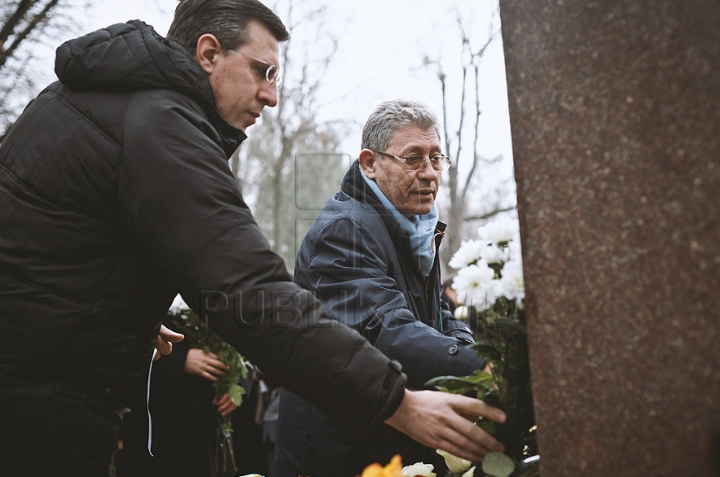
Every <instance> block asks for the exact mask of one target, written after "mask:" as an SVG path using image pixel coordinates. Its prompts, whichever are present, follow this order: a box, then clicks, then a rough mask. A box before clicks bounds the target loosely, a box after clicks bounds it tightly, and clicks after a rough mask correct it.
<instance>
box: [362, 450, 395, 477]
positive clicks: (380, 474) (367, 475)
mask: <svg viewBox="0 0 720 477" xmlns="http://www.w3.org/2000/svg"><path fill="white" fill-rule="evenodd" d="M362 477H403V475H402V458H401V457H400V456H399V455H396V456H395V457H393V458H392V459H391V460H390V463H389V464H388V465H387V466H385V467H382V466H381V465H380V464H370V465H369V466H367V467H365V470H363V473H362Z"/></svg>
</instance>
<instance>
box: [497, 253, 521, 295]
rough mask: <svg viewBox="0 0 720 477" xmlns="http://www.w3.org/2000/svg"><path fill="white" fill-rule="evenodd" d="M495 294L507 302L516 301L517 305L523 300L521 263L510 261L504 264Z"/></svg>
mask: <svg viewBox="0 0 720 477" xmlns="http://www.w3.org/2000/svg"><path fill="white" fill-rule="evenodd" d="M497 292H498V294H499V295H502V296H504V297H505V298H507V299H508V300H517V302H518V303H519V302H521V301H522V300H523V299H524V298H525V282H524V280H523V271H522V262H520V261H510V262H507V263H506V264H505V266H504V267H503V269H502V278H501V279H500V280H499V288H498V290H497Z"/></svg>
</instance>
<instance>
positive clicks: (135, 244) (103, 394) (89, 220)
mask: <svg viewBox="0 0 720 477" xmlns="http://www.w3.org/2000/svg"><path fill="white" fill-rule="evenodd" d="M56 72H57V74H58V77H59V78H60V82H59V83H54V84H52V85H51V86H49V87H48V88H47V89H46V90H45V91H43V92H42V93H41V94H40V95H39V96H38V97H37V98H36V99H35V100H34V101H33V102H31V103H30V105H29V106H28V107H27V108H26V110H25V112H24V113H23V115H22V116H21V117H20V118H19V119H18V121H17V122H16V124H15V126H14V127H13V128H12V130H11V131H10V133H9V134H8V135H7V137H6V139H5V140H4V141H3V142H2V145H1V146H0V448H2V449H3V453H4V455H5V456H10V457H11V458H9V459H6V458H5V457H4V458H3V459H0V475H36V474H37V475H41V474H42V472H46V474H42V475H50V474H52V473H53V472H50V470H52V471H54V473H59V474H60V475H74V476H83V475H99V474H98V468H100V467H102V465H103V464H104V465H107V462H108V460H109V457H110V453H111V451H112V447H113V446H114V439H115V435H116V432H117V426H118V424H119V422H118V414H117V411H118V409H121V408H122V406H123V402H124V399H125V397H126V395H127V390H128V388H129V387H130V386H131V385H133V384H134V381H135V377H137V376H139V375H141V374H142V372H143V371H145V370H146V369H147V366H148V365H149V363H150V356H151V351H152V347H153V340H154V338H155V336H156V334H157V329H158V324H159V322H160V320H161V319H162V318H163V316H164V315H165V313H166V311H167V309H168V306H169V305H170V303H171V302H172V299H173V296H174V295H175V294H176V293H177V292H180V293H181V294H182V296H183V298H184V299H185V301H186V302H187V303H188V304H189V305H190V306H191V307H192V308H193V309H194V310H196V311H197V312H198V313H200V315H201V316H203V317H206V318H207V319H208V321H209V323H210V325H211V326H212V327H214V329H215V330H216V331H217V332H218V333H219V334H220V335H221V336H222V337H223V338H224V339H226V340H227V341H228V342H230V343H231V344H233V345H234V346H235V347H237V348H238V349H239V350H240V351H241V352H242V353H243V354H245V355H246V356H247V357H248V358H249V359H250V360H252V361H253V362H254V363H255V364H257V365H259V366H260V367H261V368H262V369H263V370H264V371H265V372H267V373H268V374H270V375H272V376H273V377H275V378H277V379H278V380H280V381H282V382H283V383H284V384H285V385H286V386H287V387H288V388H290V389H293V390H294V391H296V392H297V393H298V394H300V395H302V396H304V397H305V398H306V399H308V400H309V401H311V402H314V403H316V404H318V405H320V406H322V407H324V408H325V409H326V410H328V411H329V412H330V413H331V414H333V415H335V416H336V417H338V418H341V419H343V420H345V421H346V422H348V423H349V424H350V425H352V426H353V427H354V428H356V429H360V430H362V429H366V428H368V427H370V426H372V425H373V424H374V423H377V422H381V421H382V420H383V419H385V418H387V417H389V415H390V414H392V412H393V411H394V410H395V409H396V408H397V406H398V404H399V402H400V401H401V400H402V396H403V394H404V390H403V389H404V388H403V385H404V381H405V378H404V375H403V374H402V373H401V372H400V370H399V366H398V365H397V364H396V363H393V362H391V361H390V360H389V359H388V358H386V357H385V356H383V355H382V354H381V353H379V352H378V351H377V350H375V349H374V348H373V347H372V346H370V345H369V344H368V343H367V342H366V341H365V340H363V339H362V338H361V337H360V336H358V335H357V333H355V332H354V331H352V330H349V329H347V328H337V327H336V328H332V329H328V328H326V327H322V326H320V327H318V326H313V324H316V325H317V324H319V325H322V323H323V320H326V319H327V318H326V314H325V312H324V311H323V309H322V307H321V306H320V304H319V303H318V302H317V301H316V300H315V299H314V298H313V297H312V295H311V294H310V293H308V292H305V291H303V290H301V289H300V288H299V287H297V286H296V285H294V284H293V283H292V282H291V281H290V277H289V276H288V274H287V271H286V269H285V266H284V264H283V262H282V260H281V259H280V258H279V257H278V256H277V255H275V254H274V253H273V252H272V251H271V250H270V248H269V245H268V243H267V241H266V240H265V238H264V237H263V235H262V234H261V232H260V230H259V229H258V227H257V224H256V223H255V221H254V219H253V217H252V215H251V213H250V210H249V209H248V207H247V206H246V204H245V202H244V201H243V198H242V196H241V194H240V192H239V190H238V188H237V185H236V182H235V180H234V178H233V175H232V173H231V171H230V169H229V167H228V164H227V158H228V156H229V155H230V154H231V152H232V151H233V150H234V149H235V148H236V147H237V146H238V144H239V142H240V141H242V140H243V139H244V138H245V135H244V134H243V133H242V132H241V131H239V130H237V129H235V128H233V127H231V126H230V125H228V124H227V123H225V122H224V121H223V120H222V119H221V118H220V116H219V115H218V113H217V112H216V109H215V106H214V99H213V94H212V90H211V89H210V84H209V82H208V80H207V76H206V75H205V73H204V72H203V71H202V69H201V68H200V67H199V65H198V64H197V63H196V62H195V60H194V59H193V58H192V57H191V56H190V55H188V54H187V53H186V52H185V51H184V50H183V49H182V48H181V47H180V46H179V45H177V44H174V43H172V42H169V41H167V40H165V39H163V38H162V37H160V36H159V35H157V34H156V33H155V32H154V30H153V29H152V28H151V27H149V26H147V25H145V24H144V23H142V22H139V21H133V22H129V23H128V24H118V25H113V26H111V27H109V28H107V29H103V30H99V31H97V32H94V33H92V34H90V35H87V36H85V37H82V38H79V39H76V40H73V41H70V42H68V43H66V44H64V45H62V46H61V47H60V48H59V49H58V55H57V60H56ZM38 449H40V451H38ZM22 460H27V461H28V462H27V464H28V465H25V466H23V473H22V474H17V473H12V472H9V470H8V469H7V467H8V466H10V467H12V465H13V464H17V463H18V462H20V461H22ZM3 466H5V468H2V467H3ZM6 470H7V471H6ZM10 470H12V469H10ZM8 472H9V473H8Z"/></svg>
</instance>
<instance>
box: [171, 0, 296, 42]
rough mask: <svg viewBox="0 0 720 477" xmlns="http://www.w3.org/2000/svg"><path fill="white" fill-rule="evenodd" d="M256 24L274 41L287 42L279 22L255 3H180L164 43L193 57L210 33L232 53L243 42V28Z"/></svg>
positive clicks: (221, 0)
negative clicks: (270, 35) (205, 36)
mask: <svg viewBox="0 0 720 477" xmlns="http://www.w3.org/2000/svg"><path fill="white" fill-rule="evenodd" d="M253 20H255V21H258V22H260V23H261V24H263V25H264V26H265V27H267V29H268V30H270V32H271V33H272V34H273V36H274V37H275V39H276V40H277V41H287V40H288V39H289V38H290V34H289V33H288V31H287V29H286V28H285V25H284V24H283V22H282V20H280V18H279V17H278V16H277V15H275V13H273V11H272V10H270V9H269V8H268V7H266V6H265V5H263V4H262V3H260V2H259V1H258V0H182V1H181V2H180V4H179V5H178V6H177V8H176V9H175V16H174V17H173V22H172V25H170V29H169V30H168V34H167V38H168V40H173V41H176V42H177V43H180V44H181V45H182V46H183V48H185V49H186V50H187V51H188V52H189V53H190V54H191V55H195V49H196V48H197V41H198V38H200V37H201V36H202V35H204V34H206V33H210V34H211V35H214V36H215V38H217V39H218V41H219V42H220V45H222V47H223V49H225V50H235V49H237V48H239V47H240V46H242V45H243V44H245V42H247V40H248V38H247V25H248V22H250V21H253Z"/></svg>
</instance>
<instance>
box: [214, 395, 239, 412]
mask: <svg viewBox="0 0 720 477" xmlns="http://www.w3.org/2000/svg"><path fill="white" fill-rule="evenodd" d="M213 404H215V405H216V406H217V408H218V412H219V413H220V415H221V416H223V417H225V416H227V415H228V414H230V413H231V412H233V411H234V410H235V409H237V406H236V405H235V403H234V402H233V400H232V399H230V396H229V395H228V393H225V394H224V395H223V397H221V398H220V399H213Z"/></svg>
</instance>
